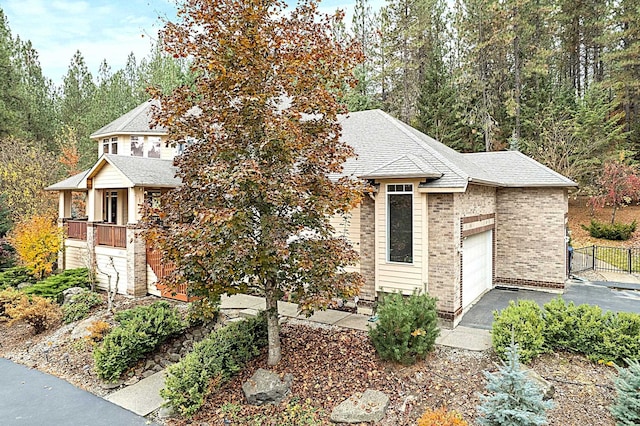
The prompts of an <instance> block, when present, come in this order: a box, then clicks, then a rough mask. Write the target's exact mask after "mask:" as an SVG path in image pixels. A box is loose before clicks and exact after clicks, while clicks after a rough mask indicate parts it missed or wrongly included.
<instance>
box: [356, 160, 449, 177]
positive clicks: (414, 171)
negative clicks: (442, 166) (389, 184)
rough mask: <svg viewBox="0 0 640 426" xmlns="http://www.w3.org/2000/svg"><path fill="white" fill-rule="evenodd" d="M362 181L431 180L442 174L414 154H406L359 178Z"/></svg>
mask: <svg viewBox="0 0 640 426" xmlns="http://www.w3.org/2000/svg"><path fill="white" fill-rule="evenodd" d="M359 177H360V178H362V179H382V178H387V179H389V178H398V179H400V178H431V179H439V178H441V177H442V173H440V172H439V171H438V170H436V169H435V168H434V167H432V166H431V165H430V164H427V163H425V162H423V161H422V160H421V159H420V158H419V157H417V156H415V155H413V154H404V155H402V156H400V157H398V158H396V159H394V160H391V161H390V162H388V163H387V164H385V165H383V166H381V167H379V168H377V169H375V170H372V171H370V172H367V173H366V174H365V175H362V176H359Z"/></svg>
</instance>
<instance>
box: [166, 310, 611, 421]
mask: <svg viewBox="0 0 640 426" xmlns="http://www.w3.org/2000/svg"><path fill="white" fill-rule="evenodd" d="M282 343H283V360H282V362H281V363H280V364H279V365H278V366H276V367H272V368H271V369H272V370H273V371H276V372H278V373H280V374H281V375H284V374H286V373H292V374H293V375H294V381H293V385H292V392H291V396H290V399H289V400H288V401H284V402H283V403H281V404H279V405H269V406H263V407H253V406H249V405H246V404H245V400H244V396H243V393H242V390H241V386H242V383H243V382H244V381H245V380H247V379H248V378H249V377H250V376H251V375H252V374H253V372H255V370H257V369H258V368H260V367H261V368H269V367H267V365H266V355H265V354H263V356H261V357H259V358H258V359H256V360H254V361H253V362H251V363H250V364H249V365H248V366H247V368H246V369H245V371H244V372H243V373H241V374H240V375H239V376H237V377H236V378H235V379H234V380H233V381H231V382H230V383H228V384H227V385H225V386H224V387H222V388H221V389H218V390H217V391H215V392H214V393H213V394H212V395H211V396H210V397H209V398H208V399H207V401H206V403H205V406H204V407H203V408H202V409H201V410H200V412H199V413H198V414H196V415H195V416H194V417H193V418H192V419H189V420H173V421H171V423H172V424H176V425H189V424H194V425H203V424H208V425H225V424H226V425H229V424H243V423H244V424H247V419H252V421H253V422H255V423H252V424H265V425H266V424H273V425H278V424H282V422H283V420H282V419H287V418H291V416H292V415H293V414H292V411H295V410H292V409H291V408H289V409H288V410H287V408H286V407H287V406H289V407H291V406H292V405H296V404H297V407H298V408H296V409H299V405H300V404H303V405H304V403H305V402H306V403H308V405H309V406H311V407H313V408H315V409H316V410H315V411H314V412H313V413H314V414H313V415H312V416H311V415H310V416H309V418H314V419H316V420H317V421H318V422H321V423H323V424H329V414H330V412H331V409H332V408H333V407H334V406H336V405H337V404H338V403H340V402H342V401H343V400H344V399H346V398H347V397H349V396H350V395H351V394H353V393H354V392H358V391H364V390H365V389H367V388H371V389H377V390H381V391H384V392H385V393H386V394H387V395H389V396H390V398H391V406H390V409H389V411H388V415H387V416H386V418H385V419H384V420H383V422H382V423H381V424H382V425H388V426H390V425H415V424H416V419H417V418H418V417H419V416H420V415H421V414H422V413H423V411H424V410H425V409H426V408H429V407H431V408H437V407H440V406H442V405H445V406H447V407H448V408H449V409H454V410H457V411H459V412H460V413H462V415H463V417H464V418H465V419H466V420H467V421H469V424H474V419H475V417H476V406H477V405H478V403H479V397H478V394H479V393H481V392H483V390H484V385H485V379H484V375H483V374H482V371H483V370H489V371H495V370H496V369H497V368H496V366H497V362H498V361H497V360H496V358H495V357H494V355H493V354H492V351H485V352H472V351H465V350H458V349H452V348H446V347H436V350H435V351H434V352H433V353H431V354H430V355H429V356H428V357H427V359H425V360H424V361H422V362H420V363H418V364H417V365H414V366H411V367H403V366H398V365H394V364H391V363H383V362H380V361H379V360H377V359H376V356H375V352H374V349H373V347H372V346H371V344H370V343H369V340H368V338H367V334H366V333H365V332H361V331H356V330H344V329H336V328H331V327H317V326H312V325H309V324H302V323H298V322H296V323H288V324H285V325H284V326H283V329H282ZM532 366H533V368H534V369H535V370H536V371H537V372H538V373H539V374H541V375H542V376H543V377H545V378H547V379H549V380H550V381H551V382H552V383H553V384H554V386H555V388H556V394H555V404H556V405H555V408H554V409H553V410H552V411H551V412H550V415H549V420H550V424H551V425H558V426H560V425H562V426H570V425H581V426H582V425H592V424H598V425H613V424H614V421H613V419H612V417H611V415H610V414H609V412H608V406H609V405H610V404H611V403H612V401H613V396H614V391H613V387H612V382H611V377H612V376H613V375H614V374H615V372H614V370H613V369H612V368H610V367H606V366H601V365H597V364H593V363H591V362H589V361H587V360H586V359H584V358H583V357H580V356H577V355H572V354H550V355H546V356H543V357H541V358H538V359H537V360H535V361H534V363H533V365H532ZM291 398H293V400H292V399H291ZM230 404H233V406H234V407H235V408H236V410H235V411H233V415H231V414H230V411H229V406H230ZM238 419H243V420H242V421H239V420H238ZM297 419H298V420H297V422H298V423H300V422H302V420H300V419H301V417H297ZM595 419H597V421H596V420H595ZM225 420H226V423H225ZM594 422H595V423H594ZM291 424H296V423H295V421H294V422H293V423H291Z"/></svg>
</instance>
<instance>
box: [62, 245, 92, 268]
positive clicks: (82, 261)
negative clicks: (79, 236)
mask: <svg viewBox="0 0 640 426" xmlns="http://www.w3.org/2000/svg"><path fill="white" fill-rule="evenodd" d="M65 249H66V253H65V255H66V258H65V269H76V268H86V267H87V265H88V263H89V248H88V247H87V246H86V243H84V244H78V242H76V241H73V242H69V241H67V242H65Z"/></svg>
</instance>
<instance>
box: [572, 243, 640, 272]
mask: <svg viewBox="0 0 640 426" xmlns="http://www.w3.org/2000/svg"><path fill="white" fill-rule="evenodd" d="M588 269H592V270H594V271H610V272H625V273H628V274H631V273H637V272H640V248H623V247H603V246H590V247H581V248H576V249H573V255H572V256H571V269H570V271H571V273H576V272H581V271H586V270H588Z"/></svg>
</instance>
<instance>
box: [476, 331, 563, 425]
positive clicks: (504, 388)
mask: <svg viewBox="0 0 640 426" xmlns="http://www.w3.org/2000/svg"><path fill="white" fill-rule="evenodd" d="M505 358H506V362H505V363H504V364H503V365H502V367H501V368H500V370H499V371H498V373H497V374H492V373H488V372H486V371H485V372H484V375H485V377H486V378H487V390H488V391H489V392H490V394H489V395H480V400H481V402H482V403H481V405H480V406H479V407H478V412H479V413H480V416H479V417H478V418H477V422H478V424H479V425H482V426H504V425H509V426H537V425H546V424H547V414H546V411H547V410H548V409H550V408H551V407H552V406H553V403H552V402H551V401H544V399H543V396H544V395H543V392H542V391H541V390H540V388H539V387H538V386H537V385H536V384H535V382H533V381H532V380H531V379H530V378H529V377H528V376H527V374H526V373H525V372H524V371H523V370H522V368H521V367H520V361H519V358H522V357H521V356H520V355H519V354H518V345H517V344H511V345H509V346H508V347H507V348H506V349H505Z"/></svg>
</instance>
